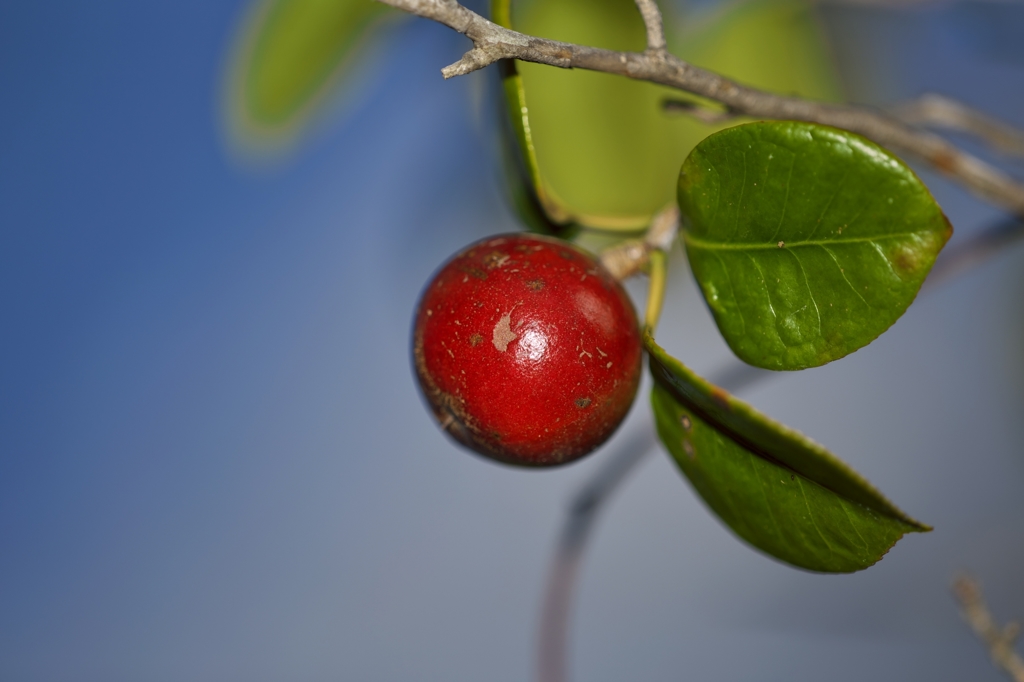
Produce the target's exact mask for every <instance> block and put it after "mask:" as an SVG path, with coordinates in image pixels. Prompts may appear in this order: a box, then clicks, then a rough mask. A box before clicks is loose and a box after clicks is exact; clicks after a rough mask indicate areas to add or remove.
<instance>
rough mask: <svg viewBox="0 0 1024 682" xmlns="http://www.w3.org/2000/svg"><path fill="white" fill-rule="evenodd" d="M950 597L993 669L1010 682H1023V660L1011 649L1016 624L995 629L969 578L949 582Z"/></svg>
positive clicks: (1018, 632)
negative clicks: (950, 587) (1010, 681)
mask: <svg viewBox="0 0 1024 682" xmlns="http://www.w3.org/2000/svg"><path fill="white" fill-rule="evenodd" d="M953 594H954V595H956V598H957V600H958V601H959V602H960V607H961V609H962V615H963V617H964V620H965V621H967V624H968V625H970V626H971V629H972V630H974V634H976V635H977V636H978V639H980V640H981V641H982V643H984V644H985V648H987V649H988V653H989V656H991V657H992V662H993V663H994V664H995V666H996V667H997V668H999V669H1000V670H1002V671H1003V672H1005V673H1006V674H1007V676H1008V677H1009V678H1010V679H1011V680H1013V682H1024V660H1021V657H1020V656H1019V655H1018V654H1017V652H1016V651H1014V648H1013V644H1014V641H1015V640H1016V639H1017V635H1019V634H1020V626H1019V625H1018V624H1017V623H1007V625H1006V627H1002V628H1001V627H999V626H998V625H996V622H995V619H993V618H992V614H991V613H990V612H989V610H988V606H987V605H986V604H985V597H984V596H983V595H982V593H981V587H980V586H979V585H978V583H976V582H975V581H974V580H973V579H972V578H971V577H970V576H967V575H962V576H960V577H959V578H957V579H956V580H955V581H954V582H953Z"/></svg>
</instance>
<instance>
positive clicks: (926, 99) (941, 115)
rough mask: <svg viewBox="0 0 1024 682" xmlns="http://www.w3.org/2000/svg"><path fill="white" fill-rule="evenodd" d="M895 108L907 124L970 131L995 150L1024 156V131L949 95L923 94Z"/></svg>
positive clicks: (1009, 154) (895, 112) (896, 113)
mask: <svg viewBox="0 0 1024 682" xmlns="http://www.w3.org/2000/svg"><path fill="white" fill-rule="evenodd" d="M892 111H893V113H894V114H895V115H896V116H898V117H900V118H901V119H903V120H904V121H906V122H907V123H911V124H914V125H921V126H929V127H934V128H945V129H947V130H956V131H960V132H964V133H968V134H970V135H974V136H975V137H978V138H980V139H981V140H982V141H984V142H985V143H986V144H987V145H988V146H989V147H991V148H992V149H993V150H994V151H997V152H999V153H1001V154H1006V155H1008V156H1021V157H1024V132H1022V131H1020V130H1018V129H1016V128H1014V127H1013V126H1011V125H1009V124H1007V123H1003V122H1002V121H1000V120H997V119H995V118H992V117H991V116H989V115H987V114H983V113H982V112H980V111H978V110H977V109H972V108H971V107H969V106H967V105H966V104H962V103H960V102H957V101H956V100H952V99H949V98H948V97H943V96H942V95H936V94H927V95H922V96H921V97H918V98H917V99H915V100H912V101H910V102H905V103H903V104H901V105H899V106H897V107H895V108H894V109H893V110H892Z"/></svg>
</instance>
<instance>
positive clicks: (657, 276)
mask: <svg viewBox="0 0 1024 682" xmlns="http://www.w3.org/2000/svg"><path fill="white" fill-rule="evenodd" d="M667 260H668V258H667V256H666V254H665V252H664V251H662V250H661V249H654V250H653V251H651V253H650V266H651V285H650V287H649V288H648V289H647V312H646V313H645V315H644V318H645V319H644V326H645V327H647V328H649V329H650V330H651V332H652V333H653V331H654V329H655V328H656V327H657V326H658V318H659V317H661V306H662V303H663V302H664V300H665V283H666V281H667V280H668V267H667Z"/></svg>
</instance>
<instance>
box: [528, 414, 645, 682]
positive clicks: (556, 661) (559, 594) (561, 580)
mask: <svg viewBox="0 0 1024 682" xmlns="http://www.w3.org/2000/svg"><path fill="white" fill-rule="evenodd" d="M654 445H655V438H654V429H653V428H645V429H643V431H642V432H641V433H638V434H636V435H635V436H634V437H633V438H632V439H631V440H629V441H627V442H626V443H624V444H623V446H622V447H621V449H619V450H618V451H616V452H614V453H613V454H611V455H610V456H609V457H608V458H607V459H606V460H605V461H604V463H603V464H602V465H601V468H600V469H598V470H597V473H596V474H594V476H593V477H592V478H591V479H590V480H589V481H588V482H587V484H586V485H584V486H583V488H582V489H581V490H580V491H579V492H578V493H577V494H576V496H575V497H574V498H573V500H572V503H571V504H570V505H569V514H568V517H567V518H566V520H565V525H564V526H563V527H562V535H561V536H560V537H559V540H558V548H557V549H556V550H555V556H554V557H553V559H552V561H551V569H550V572H549V573H548V585H547V590H546V591H545V593H544V606H543V610H542V611H541V621H540V631H539V632H538V637H539V640H538V642H537V644H538V655H537V679H538V680H540V682H564V681H565V680H567V679H568V676H567V668H568V665H567V658H568V657H567V656H566V652H567V651H568V639H569V631H570V627H569V620H570V617H571V613H572V597H573V595H574V594H575V592H576V580H577V577H578V575H579V567H580V560H581V558H582V556H583V549H584V548H585V547H586V544H587V540H588V539H589V537H590V531H591V530H592V529H593V527H594V522H595V521H596V520H597V512H598V511H600V510H601V508H602V507H603V505H604V504H605V502H607V501H608V498H609V497H610V496H611V493H612V491H614V490H615V489H616V488H618V487H619V484H621V483H622V481H623V480H625V478H626V476H627V475H628V474H629V473H630V472H631V471H632V470H633V469H634V467H636V465H637V464H639V463H640V461H641V460H642V459H644V457H646V456H647V455H648V454H649V453H650V452H652V451H653V450H654Z"/></svg>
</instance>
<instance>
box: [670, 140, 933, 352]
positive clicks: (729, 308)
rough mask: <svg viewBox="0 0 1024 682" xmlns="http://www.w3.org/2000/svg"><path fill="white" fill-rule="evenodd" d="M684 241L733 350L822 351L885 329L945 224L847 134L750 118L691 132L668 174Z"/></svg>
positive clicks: (884, 158)
mask: <svg viewBox="0 0 1024 682" xmlns="http://www.w3.org/2000/svg"><path fill="white" fill-rule="evenodd" d="M679 206H680V209H681V211H682V214H683V216H684V220H685V222H686V231H685V234H684V243H685V244H686V251H687V254H688V256H689V259H690V265H691V267H692V269H693V273H694V276H695V277H696V278H697V281H698V282H699V283H700V286H701V289H702V290H703V292H704V298H705V300H706V301H707V303H708V306H709V307H710V308H711V312H712V313H713V314H714V316H715V321H716V322H717V323H718V328H719V329H720V330H721V332H722V334H723V336H724V337H725V340H726V341H727V342H728V344H729V346H730V347H731V348H732V350H733V351H734V352H735V353H736V355H737V356H739V357H740V358H741V359H742V360H744V361H746V362H748V363H750V364H752V365H757V366H758V367H765V368H767V369H778V370H792V369H803V368H805V367H816V366H818V365H823V364H825V363H826V362H831V361H832V360H836V359H838V358H841V357H843V356H844V355H847V354H849V353H852V352H853V351H855V350H857V349H858V348H861V347H863V346H865V345H867V344H868V343H870V342H871V341H873V340H874V339H875V338H877V337H878V335H879V334H881V333H882V332H884V331H885V330H886V329H888V328H889V327H890V326H891V325H892V324H893V323H894V322H895V321H896V320H897V319H898V318H899V317H900V315H902V314H903V313H904V312H905V311H906V309H907V307H908V306H909V305H910V304H911V302H912V301H913V300H914V297H915V296H916V295H917V292H918V290H919V289H920V288H921V284H922V282H924V279H925V277H926V276H927V275H928V272H929V270H931V267H932V264H933V263H934V262H935V257H936V256H937V255H938V253H939V251H940V250H941V249H942V247H943V245H945V243H946V241H947V240H948V239H949V237H950V235H951V234H952V230H953V228H952V227H951V226H950V224H949V221H948V220H946V217H945V216H944V215H943V214H942V211H941V209H940V208H939V206H938V204H936V203H935V200H934V199H933V198H932V196H931V194H929V192H928V189H927V188H926V187H925V186H924V184H922V183H921V181H920V180H919V179H918V178H917V176H916V175H914V173H913V171H911V170H910V169H909V168H908V167H907V166H906V165H905V164H903V163H902V162H901V161H900V160H899V159H897V158H896V157H894V156H893V155H892V154H890V153H888V152H887V151H885V150H884V149H882V148H881V147H879V146H878V145H876V144H874V143H872V142H869V141H868V140H865V139H864V138H862V137H860V136H858V135H854V134H853V133H849V132H845V131H842V130H836V129H834V128H827V127H825V126H819V125H814V124H811V123H799V122H791V121H783V122H761V123H750V124H746V125H741V126H736V127H734V128H729V129H727V130H724V131H722V132H719V133H716V134H714V135H712V136H711V137H709V138H707V139H706V140H704V141H703V142H701V143H700V144H699V145H698V146H697V147H696V148H695V149H694V150H693V152H692V153H691V154H690V156H689V157H687V159H686V161H685V162H684V163H683V168H682V171H681V172H680V174H679Z"/></svg>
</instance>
